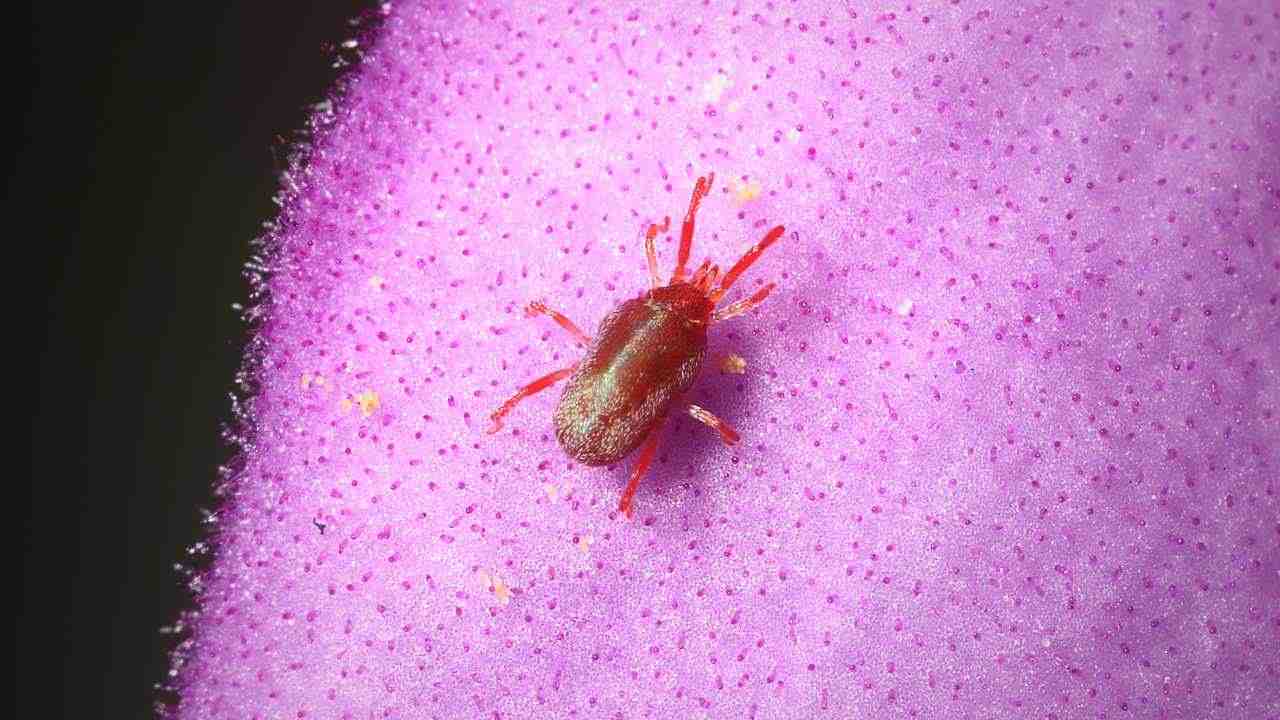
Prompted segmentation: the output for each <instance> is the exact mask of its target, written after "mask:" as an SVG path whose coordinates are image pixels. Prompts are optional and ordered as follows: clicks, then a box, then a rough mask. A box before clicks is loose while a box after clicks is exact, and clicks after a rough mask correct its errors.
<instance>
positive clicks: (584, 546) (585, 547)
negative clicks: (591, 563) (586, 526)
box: [578, 535, 596, 555]
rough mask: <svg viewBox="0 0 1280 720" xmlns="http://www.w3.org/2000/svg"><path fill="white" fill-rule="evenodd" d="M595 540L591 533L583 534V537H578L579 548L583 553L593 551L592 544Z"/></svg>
mask: <svg viewBox="0 0 1280 720" xmlns="http://www.w3.org/2000/svg"><path fill="white" fill-rule="evenodd" d="M595 541H596V539H595V538H593V537H591V536H590V535H583V536H582V537H579V538H578V549H579V550H581V551H582V554H583V555H586V554H587V553H589V552H591V544H592V543H594V542H595Z"/></svg>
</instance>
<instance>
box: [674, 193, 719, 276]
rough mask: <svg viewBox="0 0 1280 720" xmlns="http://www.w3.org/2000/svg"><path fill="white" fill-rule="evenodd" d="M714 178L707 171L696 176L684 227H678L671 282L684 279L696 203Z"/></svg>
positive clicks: (691, 239)
mask: <svg viewBox="0 0 1280 720" xmlns="http://www.w3.org/2000/svg"><path fill="white" fill-rule="evenodd" d="M715 179H716V174H715V173H707V176H706V177H700V178H698V182H697V184H695V185H694V186H693V196H692V197H691V198H689V212H687V213H685V216H684V227H682V228H681V229H680V252H679V254H677V255H676V271H675V272H674V273H672V275H671V282H673V283H676V282H680V281H681V280H683V279H684V266H685V265H686V264H687V263H688V262H689V253H690V252H692V251H693V221H694V217H695V216H696V215H697V214H698V205H700V204H701V203H702V198H704V197H706V196H707V193H709V192H711V183H712V182H714V181H715Z"/></svg>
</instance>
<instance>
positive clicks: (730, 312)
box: [711, 283, 774, 322]
mask: <svg viewBox="0 0 1280 720" xmlns="http://www.w3.org/2000/svg"><path fill="white" fill-rule="evenodd" d="M773 288H774V284H773V283H769V284H768V285H765V286H764V287H762V288H760V289H759V290H757V291H756V292H755V294H754V295H752V296H751V297H747V298H743V299H741V300H739V301H738V302H735V303H733V304H731V305H727V306H725V307H723V308H721V309H719V310H717V311H716V312H715V314H714V315H712V316H711V322H720V321H722V320H728V319H729V318H736V317H738V316H739V315H745V314H746V313H748V312H750V311H751V309H752V308H754V307H755V306H757V305H759V304H760V303H762V302H764V299H765V298H767V297H769V293H771V292H773Z"/></svg>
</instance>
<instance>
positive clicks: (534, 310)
mask: <svg viewBox="0 0 1280 720" xmlns="http://www.w3.org/2000/svg"><path fill="white" fill-rule="evenodd" d="M535 315H547V316H549V317H550V318H551V319H552V320H555V321H556V324H557V325H559V326H560V327H562V328H564V329H565V330H568V331H569V334H570V335H572V336H573V338H574V339H575V340H577V341H578V342H580V343H582V344H583V345H590V344H591V338H590V337H589V336H588V335H587V334H586V333H584V332H582V328H580V327H578V326H577V325H574V324H573V321H572V320H570V319H569V318H567V317H565V316H564V315H561V314H560V313H558V312H556V311H555V310H552V309H551V308H549V307H547V306H546V305H545V304H544V303H543V302H542V301H541V300H536V301H534V302H531V303H529V306H528V307H526V308H525V309H524V316H525V317H533V316H535Z"/></svg>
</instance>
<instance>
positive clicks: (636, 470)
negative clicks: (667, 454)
mask: <svg viewBox="0 0 1280 720" xmlns="http://www.w3.org/2000/svg"><path fill="white" fill-rule="evenodd" d="M661 429H662V428H661V426H659V427H655V428H654V429H652V430H650V431H649V437H648V438H647V439H645V441H644V445H642V446H641V447H640V458H639V459H637V460H636V466H635V467H633V468H631V479H630V480H628V481H627V489H626V490H623V491H622V499H621V500H619V501H618V509H619V510H621V511H622V513H623V514H624V515H626V516H627V518H628V519H630V518H631V511H632V508H631V498H633V497H635V494H636V488H638V487H640V478H642V477H644V474H645V471H647V470H648V469H649V465H650V463H652V462H653V453H654V451H655V450H657V449H658V431H659V430H661Z"/></svg>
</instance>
